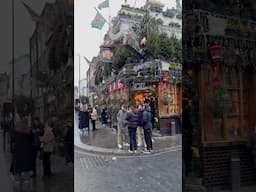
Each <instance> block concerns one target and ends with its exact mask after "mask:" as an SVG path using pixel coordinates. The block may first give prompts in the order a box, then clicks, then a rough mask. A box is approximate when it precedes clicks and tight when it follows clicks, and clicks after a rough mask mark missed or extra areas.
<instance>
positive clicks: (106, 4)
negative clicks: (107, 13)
mask: <svg viewBox="0 0 256 192" xmlns="http://www.w3.org/2000/svg"><path fill="white" fill-rule="evenodd" d="M107 7H109V0H105V1H103V2H102V3H100V4H99V5H98V8H99V9H100V10H101V9H102V8H107Z"/></svg>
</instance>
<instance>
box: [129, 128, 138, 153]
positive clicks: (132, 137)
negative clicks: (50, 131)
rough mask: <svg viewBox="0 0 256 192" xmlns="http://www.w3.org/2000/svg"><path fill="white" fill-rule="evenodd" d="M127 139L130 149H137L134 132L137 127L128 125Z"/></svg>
mask: <svg viewBox="0 0 256 192" xmlns="http://www.w3.org/2000/svg"><path fill="white" fill-rule="evenodd" d="M128 132H129V139H130V150H131V151H134V150H137V141H136V132H137V128H131V127H128Z"/></svg>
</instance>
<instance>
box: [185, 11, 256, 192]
mask: <svg viewBox="0 0 256 192" xmlns="http://www.w3.org/2000/svg"><path fill="white" fill-rule="evenodd" d="M216 26H218V27H216ZM184 33H186V34H183V59H184V63H183V74H184V76H186V78H187V79H188V80H187V81H184V86H187V87H186V88H185V87H184V88H183V89H184V94H183V95H184V99H183V101H184V102H185V100H186V102H185V103H186V104H188V107H186V106H184V107H185V108H187V109H188V110H190V111H192V114H191V115H190V118H191V119H192V120H191V121H190V124H186V125H191V127H189V128H188V127H184V129H187V131H188V130H190V133H188V134H187V135H186V136H187V137H188V136H190V137H191V141H190V139H188V138H186V139H187V140H186V141H187V142H188V143H186V145H188V144H190V145H192V149H193V152H192V158H191V159H192V160H191V161H190V163H188V165H190V167H191V169H189V171H190V172H189V173H188V175H196V176H197V177H198V178H200V179H201V181H202V185H203V186H204V187H206V189H212V188H215V187H216V188H231V187H232V186H235V185H236V186H237V187H239V186H245V185H250V184H256V179H255V178H256V171H255V168H254V167H253V162H252V160H251V153H250V151H249V149H248V141H249V138H250V136H251V135H252V132H253V130H254V127H255V126H256V118H255V114H256V107H255V106H256V72H255V69H256V63H255V62H256V41H255V40H256V22H254V21H251V20H248V19H239V18H237V17H231V16H230V17H228V16H224V15H217V14H212V13H210V12H207V11H203V10H199V9H198V10H193V11H187V12H186V13H185V21H184ZM186 91H187V92H186ZM189 104H190V105H189ZM195 109H196V110H195ZM183 112H184V110H183ZM184 113H185V112H184ZM184 120H185V119H184ZM186 136H185V135H184V137H186ZM188 165H187V166H188ZM235 178H236V179H239V180H237V182H234V179H235Z"/></svg>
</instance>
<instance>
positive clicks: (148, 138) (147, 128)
mask: <svg viewBox="0 0 256 192" xmlns="http://www.w3.org/2000/svg"><path fill="white" fill-rule="evenodd" d="M151 120H152V113H151V108H150V107H149V106H148V105H146V106H145V110H144V111H143V129H144V137H145V142H146V148H147V149H146V150H144V153H150V152H152V150H153V144H152V128H153V125H152V121H151Z"/></svg>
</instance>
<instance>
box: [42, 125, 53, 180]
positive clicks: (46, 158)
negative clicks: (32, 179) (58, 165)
mask: <svg viewBox="0 0 256 192" xmlns="http://www.w3.org/2000/svg"><path fill="white" fill-rule="evenodd" d="M41 142H42V144H41V148H42V151H43V169H44V176H52V170H51V154H52V152H53V151H54V145H55V136H54V132H53V123H52V122H51V121H50V122H48V123H47V124H46V126H45V132H44V135H43V137H42V139H41Z"/></svg>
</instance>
